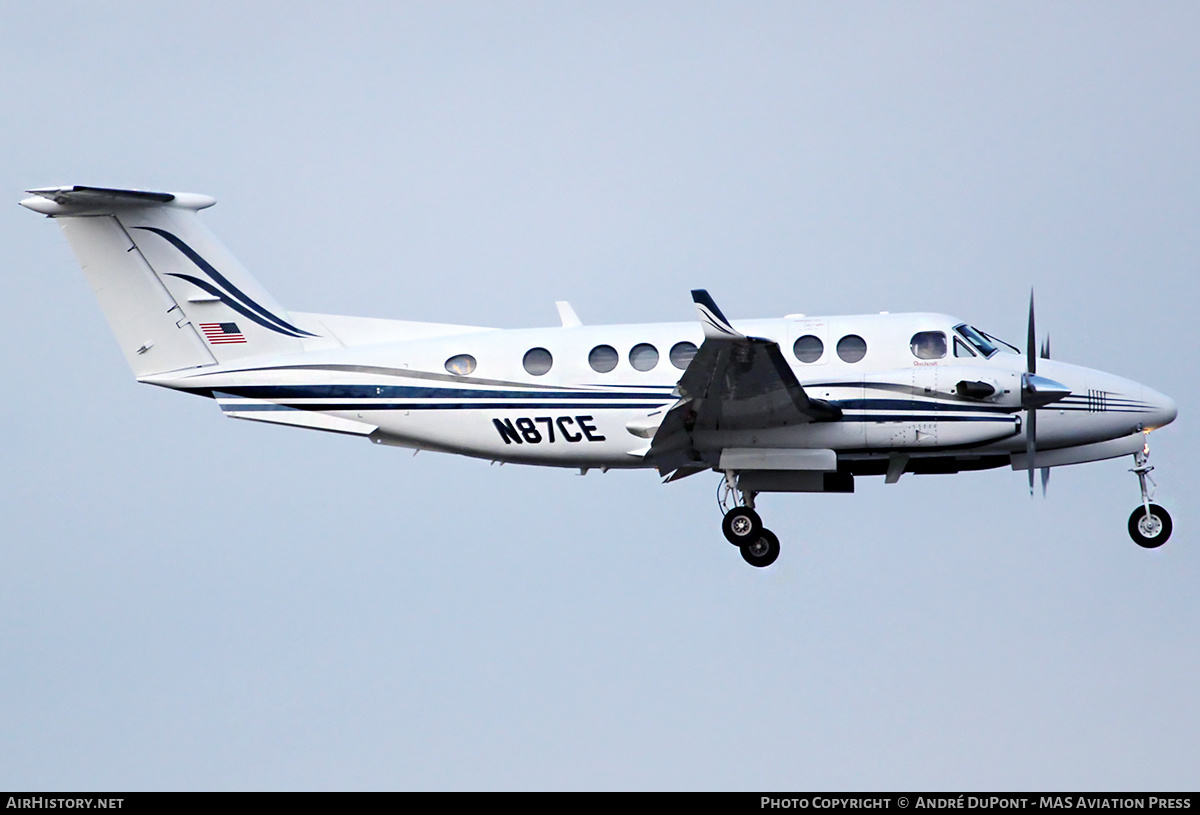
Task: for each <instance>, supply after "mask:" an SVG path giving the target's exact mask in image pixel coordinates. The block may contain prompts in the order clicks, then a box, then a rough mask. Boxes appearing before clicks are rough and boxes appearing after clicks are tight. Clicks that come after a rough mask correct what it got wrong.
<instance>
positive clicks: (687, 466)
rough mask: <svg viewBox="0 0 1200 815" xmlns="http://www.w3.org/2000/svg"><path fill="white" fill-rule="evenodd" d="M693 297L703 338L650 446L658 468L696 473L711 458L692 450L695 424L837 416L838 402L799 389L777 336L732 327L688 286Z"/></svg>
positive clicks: (783, 422) (713, 457)
mask: <svg viewBox="0 0 1200 815" xmlns="http://www.w3.org/2000/svg"><path fill="white" fill-rule="evenodd" d="M692 299H693V300H694V301H695V303H696V310H697V311H698V312H699V315H700V322H701V324H702V325H703V326H704V342H703V344H701V346H700V349H699V350H698V351H697V352H696V356H695V357H693V358H692V361H691V363H690V364H689V365H688V367H687V369H686V370H685V371H684V372H683V376H682V377H680V379H679V384H678V385H677V387H676V391H677V393H678V395H679V401H678V402H677V403H676V404H675V405H674V406H673V407H672V408H671V410H670V411H668V413H667V415H666V416H665V417H664V418H663V422H662V424H661V425H660V426H659V428H658V431H657V432H656V433H655V434H654V440H653V442H652V443H651V445H650V455H651V456H652V457H653V459H654V462H655V465H656V466H657V467H658V470H659V472H660V473H661V474H663V475H666V474H667V473H671V472H675V471H681V470H690V471H692V472H698V471H700V470H702V469H708V468H709V467H711V466H714V465H715V464H716V462H717V461H718V460H719V457H720V451H719V450H714V451H703V450H699V449H697V448H696V446H695V444H694V443H693V435H694V434H695V433H696V432H697V431H717V430H757V429H766V428H779V427H788V426H791V425H802V424H808V423H810V422H828V421H836V420H838V419H840V418H841V417H842V411H841V409H840V408H838V407H836V406H834V405H831V404H830V403H828V402H826V401H824V400H821V399H813V398H811V397H809V395H808V394H807V393H805V392H804V388H803V387H802V386H801V385H800V381H799V380H798V379H796V375H795V373H793V372H792V369H791V366H789V365H788V363H787V360H786V359H784V356H783V352H782V351H781V350H780V348H779V343H777V342H773V341H771V340H766V339H761V338H758V337H747V336H746V335H745V334H742V333H741V332H740V331H738V330H737V329H735V328H734V327H733V326H732V325H730V323H729V321H728V320H727V319H725V315H724V314H722V313H721V310H720V309H719V308H718V307H717V304H716V303H715V302H713V299H712V297H710V296H709V294H708V292H707V291H704V290H703V289H697V290H695V291H693V292H692ZM706 453H708V455H707V456H706ZM685 474H689V473H682V474H680V473H677V474H676V476H675V477H682V476H683V475H685Z"/></svg>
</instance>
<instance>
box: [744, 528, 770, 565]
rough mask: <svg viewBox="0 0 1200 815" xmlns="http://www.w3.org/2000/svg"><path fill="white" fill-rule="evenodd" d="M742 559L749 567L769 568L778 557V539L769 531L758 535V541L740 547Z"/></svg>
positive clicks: (765, 530)
mask: <svg viewBox="0 0 1200 815" xmlns="http://www.w3.org/2000/svg"><path fill="white" fill-rule="evenodd" d="M741 549H742V559H743V560H744V561H746V562H747V563H749V564H750V565H751V566H757V567H758V568H760V569H761V568H762V567H764V566H770V565H771V564H772V563H774V562H775V559H776V558H778V557H779V538H777V537H775V533H774V532H772V531H771V530H770V529H764V530H763V531H762V532H760V533H759V534H758V540H756V541H754V542H753V543H748V544H746V545H745V546H743V547H741Z"/></svg>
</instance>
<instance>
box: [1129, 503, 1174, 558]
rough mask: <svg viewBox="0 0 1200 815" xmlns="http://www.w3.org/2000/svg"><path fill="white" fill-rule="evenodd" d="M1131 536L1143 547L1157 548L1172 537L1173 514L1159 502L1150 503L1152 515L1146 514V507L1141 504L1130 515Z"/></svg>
mask: <svg viewBox="0 0 1200 815" xmlns="http://www.w3.org/2000/svg"><path fill="white" fill-rule="evenodd" d="M1129 537H1131V538H1133V542H1134V543H1136V544H1137V545H1138V546H1141V547H1142V548H1143V549H1157V548H1158V547H1160V546H1162V545H1163V544H1164V543H1166V542H1167V539H1168V538H1170V537H1171V516H1170V514H1169V513H1168V512H1167V511H1166V510H1165V509H1163V508H1162V507H1160V506H1159V505H1158V504H1151V505H1150V515H1149V517H1147V516H1146V508H1145V507H1144V506H1139V507H1138V508H1137V509H1135V510H1134V511H1133V514H1132V515H1130V516H1129Z"/></svg>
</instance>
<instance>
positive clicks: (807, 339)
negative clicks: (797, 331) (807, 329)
mask: <svg viewBox="0 0 1200 815" xmlns="http://www.w3.org/2000/svg"><path fill="white" fill-rule="evenodd" d="M792 353H793V354H795V355H796V359H798V360H800V361H801V362H816V361H817V360H818V359H820V358H821V354H823V353H825V343H823V342H821V338H820V337H817V336H814V335H812V334H805V335H804V336H803V337H801V338H800V339H798V340H796V341H795V342H794V343H792Z"/></svg>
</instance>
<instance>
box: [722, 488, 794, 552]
mask: <svg viewBox="0 0 1200 815" xmlns="http://www.w3.org/2000/svg"><path fill="white" fill-rule="evenodd" d="M739 496H740V498H739ZM754 496H755V493H753V492H748V491H747V492H742V491H740V490H739V489H738V488H737V476H736V475H735V474H734V473H733V471H728V472H726V473H725V480H724V481H722V482H721V485H720V487H719V488H718V492H717V505H718V506H720V507H721V511H722V512H724V513H725V519H724V520H723V521H722V522H721V531H722V532H724V533H725V539H726V540H727V541H729V542H730V543H732V544H733V545H734V546H737V547H738V548H739V549H741V550H742V559H743V560H745V561H746V562H747V563H749V564H750V565H751V566H758V567H760V568H761V567H763V566H770V565H771V564H772V563H774V562H775V559H776V558H778V557H779V538H777V537H775V533H773V532H772V531H771V530H769V529H767V528H765V527H764V526H763V525H762V519H761V518H759V517H758V513H757V512H755V511H754ZM735 501H738V502H739V503H738V504H737V505H735V506H733V507H730V504H731V503H734V502H735Z"/></svg>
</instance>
